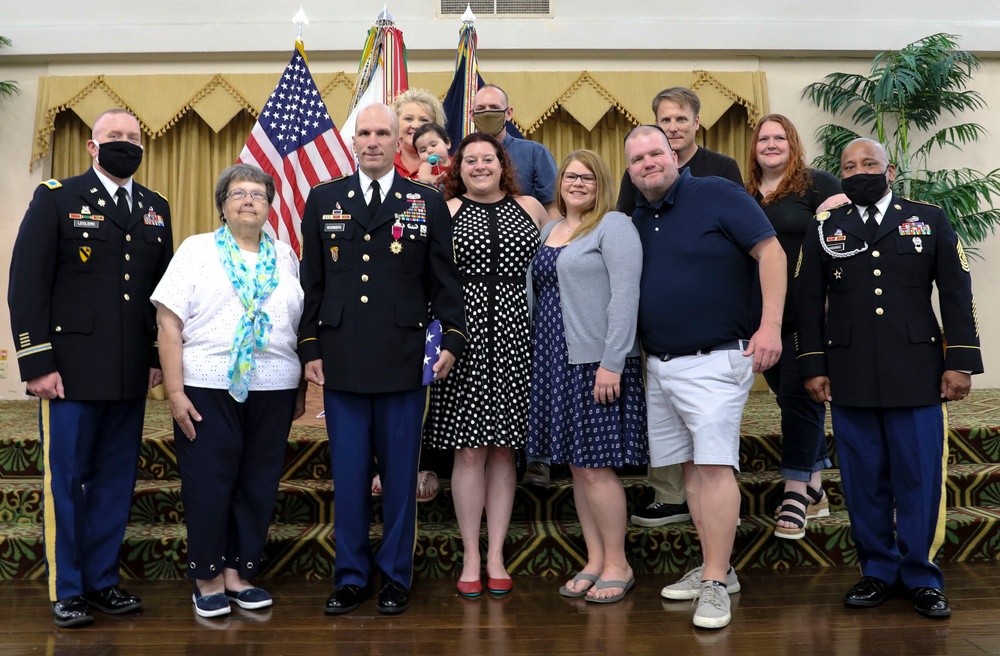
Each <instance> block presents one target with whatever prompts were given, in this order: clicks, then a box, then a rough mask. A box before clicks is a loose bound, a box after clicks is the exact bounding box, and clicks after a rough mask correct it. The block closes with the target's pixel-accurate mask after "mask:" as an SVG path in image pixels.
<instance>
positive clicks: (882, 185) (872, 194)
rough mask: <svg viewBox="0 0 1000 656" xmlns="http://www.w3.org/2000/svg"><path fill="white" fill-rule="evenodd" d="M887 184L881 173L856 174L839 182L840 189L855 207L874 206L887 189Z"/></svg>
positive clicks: (883, 173) (883, 174)
mask: <svg viewBox="0 0 1000 656" xmlns="http://www.w3.org/2000/svg"><path fill="white" fill-rule="evenodd" d="M888 187H889V182H888V181H887V180H886V178H885V172H884V171H883V172H882V173H856V174H854V175H852V176H851V177H849V178H844V179H843V180H841V181H840V188H841V189H842V190H843V191H844V194H846V195H847V197H848V198H850V199H851V202H852V203H854V204H855V205H864V206H865V207H867V206H868V205H874V204H875V203H877V202H878V201H879V200H880V199H881V198H882V196H885V190H886V189H888Z"/></svg>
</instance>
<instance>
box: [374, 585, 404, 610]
mask: <svg viewBox="0 0 1000 656" xmlns="http://www.w3.org/2000/svg"><path fill="white" fill-rule="evenodd" d="M409 607H410V591H409V590H407V589H406V588H404V587H403V584H402V583H396V582H395V581H392V580H390V581H389V582H388V583H386V584H385V585H383V586H382V591H381V592H379V593H378V612H380V613H382V614H383V615H396V614H397V613H402V612H403V611H405V610H406V609H407V608H409Z"/></svg>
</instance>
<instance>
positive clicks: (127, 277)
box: [125, 273, 129, 282]
mask: <svg viewBox="0 0 1000 656" xmlns="http://www.w3.org/2000/svg"><path fill="white" fill-rule="evenodd" d="M128 279H129V276H128V274H127V273H126V274H125V281H126V282H128Z"/></svg>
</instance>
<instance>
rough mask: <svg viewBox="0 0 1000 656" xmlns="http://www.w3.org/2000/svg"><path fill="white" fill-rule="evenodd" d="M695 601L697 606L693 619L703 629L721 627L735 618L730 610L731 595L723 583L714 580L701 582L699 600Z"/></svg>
mask: <svg viewBox="0 0 1000 656" xmlns="http://www.w3.org/2000/svg"><path fill="white" fill-rule="evenodd" d="M694 603H695V606H696V608H695V611H694V619H693V620H692V621H693V622H694V625H695V626H698V627H701V628H703V629H721V628H722V627H724V626H726V625H727V624H729V622H730V621H732V619H733V615H732V613H730V612H729V595H728V594H726V590H725V588H724V587H723V586H722V585H720V584H718V583H716V582H714V581H706V582H704V583H702V584H701V590H700V591H699V593H698V600H697V601H695V602H694Z"/></svg>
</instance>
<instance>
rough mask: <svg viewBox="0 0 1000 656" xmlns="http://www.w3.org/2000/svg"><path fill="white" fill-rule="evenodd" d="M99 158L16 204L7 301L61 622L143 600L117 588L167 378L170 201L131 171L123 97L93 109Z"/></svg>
mask: <svg viewBox="0 0 1000 656" xmlns="http://www.w3.org/2000/svg"><path fill="white" fill-rule="evenodd" d="M92 137H93V138H92V139H90V140H89V141H87V150H88V151H89V153H90V155H91V156H92V157H93V159H94V165H93V168H91V169H90V170H88V171H87V172H86V173H84V174H83V175H80V176H77V177H74V178H69V179H67V180H62V181H59V180H49V181H47V182H43V183H42V185H41V186H40V187H39V188H38V189H37V191H36V192H35V196H34V198H33V199H32V200H31V204H30V205H29V206H28V211H27V213H26V214H25V215H24V221H23V222H22V223H21V228H20V231H19V232H18V235H17V241H16V242H15V243H14V253H13V256H12V258H11V265H10V287H9V289H8V293H7V302H8V305H9V306H10V317H11V326H12V328H13V334H14V336H15V339H17V340H18V348H17V364H18V367H19V368H20V370H21V380H24V381H26V382H27V388H28V392H29V393H30V394H33V395H35V396H37V397H38V398H40V399H41V403H40V411H39V412H40V416H39V427H40V433H41V439H42V448H43V453H44V458H45V464H44V467H45V482H44V487H43V501H44V519H43V525H44V529H45V562H46V565H47V566H48V580H49V597H50V599H51V601H52V602H53V605H52V615H53V618H54V620H55V623H56V625H57V626H60V627H74V626H85V625H87V624H90V623H91V622H93V621H94V617H93V615H92V614H91V608H97V609H98V610H100V611H103V612H105V613H111V614H116V615H117V614H120V613H128V612H132V611H135V610H138V609H140V608H141V607H142V602H141V601H140V600H139V598H138V597H136V596H134V595H130V594H129V593H127V592H125V591H124V590H122V589H121V588H120V587H119V586H118V553H119V550H120V548H121V543H122V538H123V537H124V535H125V526H126V524H127V523H128V514H129V508H130V507H131V504H132V490H133V488H134V486H135V478H136V469H137V467H136V466H137V463H138V459H139V446H140V444H141V442H142V424H143V417H144V410H145V406H146V391H147V390H148V389H149V388H150V387H152V386H154V385H158V384H159V383H160V382H161V381H162V380H163V377H162V373H161V371H160V369H159V366H160V365H159V360H158V358H157V355H156V312H155V309H154V308H153V305H152V304H151V303H150V302H149V296H150V294H151V293H152V291H153V287H155V286H156V283H157V282H158V281H159V280H160V276H162V275H163V272H164V271H165V270H166V268H167V263H168V262H169V261H170V258H171V256H172V255H173V252H174V249H173V238H172V236H171V232H170V208H169V207H168V206H167V201H166V199H164V198H163V197H162V196H160V195H159V194H157V193H156V192H153V191H150V190H149V189H146V188H145V187H143V186H141V185H139V184H138V183H137V182H135V181H134V180H133V179H132V174H133V173H135V171H136V169H137V168H138V167H139V164H140V162H141V161H142V146H141V140H142V133H141V131H140V129H139V122H138V121H137V120H136V119H135V117H134V116H132V115H131V114H130V113H128V112H127V111H125V110H123V109H112V110H109V111H107V112H104V113H103V114H101V115H100V116H98V117H97V120H95V121H94V129H93V135H92Z"/></svg>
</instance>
